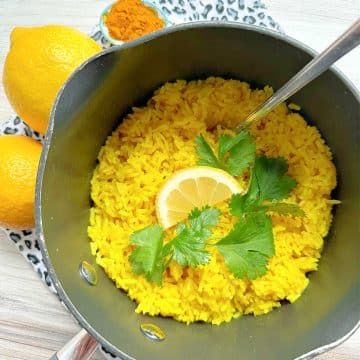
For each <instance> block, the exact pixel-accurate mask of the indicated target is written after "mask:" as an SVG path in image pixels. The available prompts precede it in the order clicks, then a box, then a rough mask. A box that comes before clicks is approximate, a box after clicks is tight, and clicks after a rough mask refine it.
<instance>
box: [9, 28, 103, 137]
mask: <svg viewBox="0 0 360 360" xmlns="http://www.w3.org/2000/svg"><path fill="white" fill-rule="evenodd" d="M100 50H101V47H100V46H99V45H98V44H97V43H96V42H95V41H94V40H93V39H91V38H89V37H88V36H86V35H84V34H83V33H81V32H80V31H78V30H75V29H72V28H70V27H67V26H60V25H47V26H39V27H32V28H22V27H21V28H20V27H18V28H14V29H13V31H12V33H11V35H10V51H9V53H8V55H7V57H6V60H5V65H4V72H3V84H4V89H5V93H6V95H7V97H8V99H9V102H10V104H11V105H12V107H13V108H14V110H15V112H16V113H17V114H18V115H19V116H20V117H21V118H22V119H23V120H24V121H25V122H26V123H27V124H28V125H30V126H31V127H32V128H33V129H34V130H37V131H39V132H41V133H43V134H44V133H45V132H46V129H47V125H48V120H49V116H50V111H51V108H52V105H53V103H54V100H55V98H56V95H57V93H58V92H59V90H60V88H61V86H62V85H63V84H64V82H65V81H66V79H67V78H68V77H69V75H70V74H71V73H72V72H73V71H74V70H75V69H76V68H77V67H78V66H79V65H81V64H82V63H83V62H84V61H85V60H87V59H88V58H89V57H91V56H92V55H94V54H96V53H98V52H99V51H100Z"/></svg>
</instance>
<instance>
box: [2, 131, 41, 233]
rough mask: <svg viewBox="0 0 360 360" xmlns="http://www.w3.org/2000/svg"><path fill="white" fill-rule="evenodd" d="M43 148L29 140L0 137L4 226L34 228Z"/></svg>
mask: <svg viewBox="0 0 360 360" xmlns="http://www.w3.org/2000/svg"><path fill="white" fill-rule="evenodd" d="M41 149H42V145H41V144H40V143H39V142H38V141H36V140H34V139H31V138H29V137H26V136H16V135H3V136H0V188H1V191H0V226H2V227H6V228H11V229H20V230H21V229H28V228H32V227H34V200H35V182H36V174H37V169H38V164H39V160H40V154H41Z"/></svg>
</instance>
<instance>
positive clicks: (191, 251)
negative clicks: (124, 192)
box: [129, 206, 220, 286]
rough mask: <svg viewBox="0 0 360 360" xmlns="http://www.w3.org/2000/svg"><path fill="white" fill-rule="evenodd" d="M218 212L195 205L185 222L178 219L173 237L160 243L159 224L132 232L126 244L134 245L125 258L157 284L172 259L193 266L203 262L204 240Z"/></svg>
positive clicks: (206, 254) (206, 259)
mask: <svg viewBox="0 0 360 360" xmlns="http://www.w3.org/2000/svg"><path fill="white" fill-rule="evenodd" d="M219 215H220V211H219V210H218V209H216V208H210V207H208V206H206V207H204V208H202V209H197V208H195V209H194V210H193V211H192V212H191V213H190V214H189V216H188V225H186V224H185V223H183V222H180V223H179V224H178V226H177V228H176V236H175V237H174V238H173V239H172V240H171V241H169V242H168V243H167V244H165V245H164V241H163V239H164V230H163V228H162V227H161V226H160V225H150V226H147V227H145V228H144V229H141V230H139V231H136V232H134V233H133V234H132V235H131V236H130V243H131V244H132V245H135V248H134V250H133V251H132V253H131V255H130V257H129V261H130V262H131V264H132V268H133V272H134V273H135V274H143V275H145V277H146V278H147V279H148V280H149V281H151V282H154V283H156V284H157V285H159V286H160V285H161V283H162V274H163V272H164V271H165V270H166V268H167V267H168V266H169V264H170V261H171V260H174V261H176V262H177V263H179V264H180V265H181V266H191V267H194V268H195V267H197V266H199V265H204V264H207V263H208V262H209V260H210V253H209V252H208V251H207V250H205V246H206V241H207V240H208V239H209V238H210V236H211V235H212V231H211V230H210V227H212V226H215V225H217V224H218V222H219Z"/></svg>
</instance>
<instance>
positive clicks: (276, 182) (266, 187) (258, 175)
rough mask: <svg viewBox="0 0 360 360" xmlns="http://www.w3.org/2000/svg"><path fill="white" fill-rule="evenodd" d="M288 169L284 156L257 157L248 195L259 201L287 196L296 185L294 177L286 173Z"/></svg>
mask: <svg viewBox="0 0 360 360" xmlns="http://www.w3.org/2000/svg"><path fill="white" fill-rule="evenodd" d="M287 170H288V164H287V161H286V160H285V159H284V158H283V157H278V158H270V157H266V156H260V157H258V158H256V160H255V165H254V170H253V174H252V180H251V183H250V188H249V191H248V195H247V197H248V198H249V199H255V198H257V200H258V203H262V202H263V201H265V200H281V199H285V198H287V197H288V195H289V193H290V191H291V190H292V189H293V188H294V187H295V185H296V181H295V180H294V179H293V178H291V177H290V176H287V175H285V173H286V172H287Z"/></svg>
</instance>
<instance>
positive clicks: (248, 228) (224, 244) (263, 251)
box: [215, 211, 274, 279]
mask: <svg viewBox="0 0 360 360" xmlns="http://www.w3.org/2000/svg"><path fill="white" fill-rule="evenodd" d="M215 247H216V248H217V249H218V250H219V251H220V253H221V254H222V255H223V257H224V260H225V264H226V265H227V267H228V268H229V270H230V271H231V272H232V273H233V274H234V275H235V276H236V277H238V278H243V277H247V278H249V279H256V278H257V277H259V276H262V275H264V274H265V273H266V270H267V263H268V259H269V258H270V257H271V256H273V255H274V239H273V233H272V225H271V219H270V218H269V217H268V216H267V215H266V214H265V212H264V211H262V212H256V213H252V214H248V215H247V216H246V217H243V218H241V219H239V221H238V222H237V223H236V224H235V225H234V228H233V229H232V230H231V231H230V233H229V234H228V235H227V236H225V237H224V238H222V239H221V240H220V241H218V242H217V243H216V244H215Z"/></svg>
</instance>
